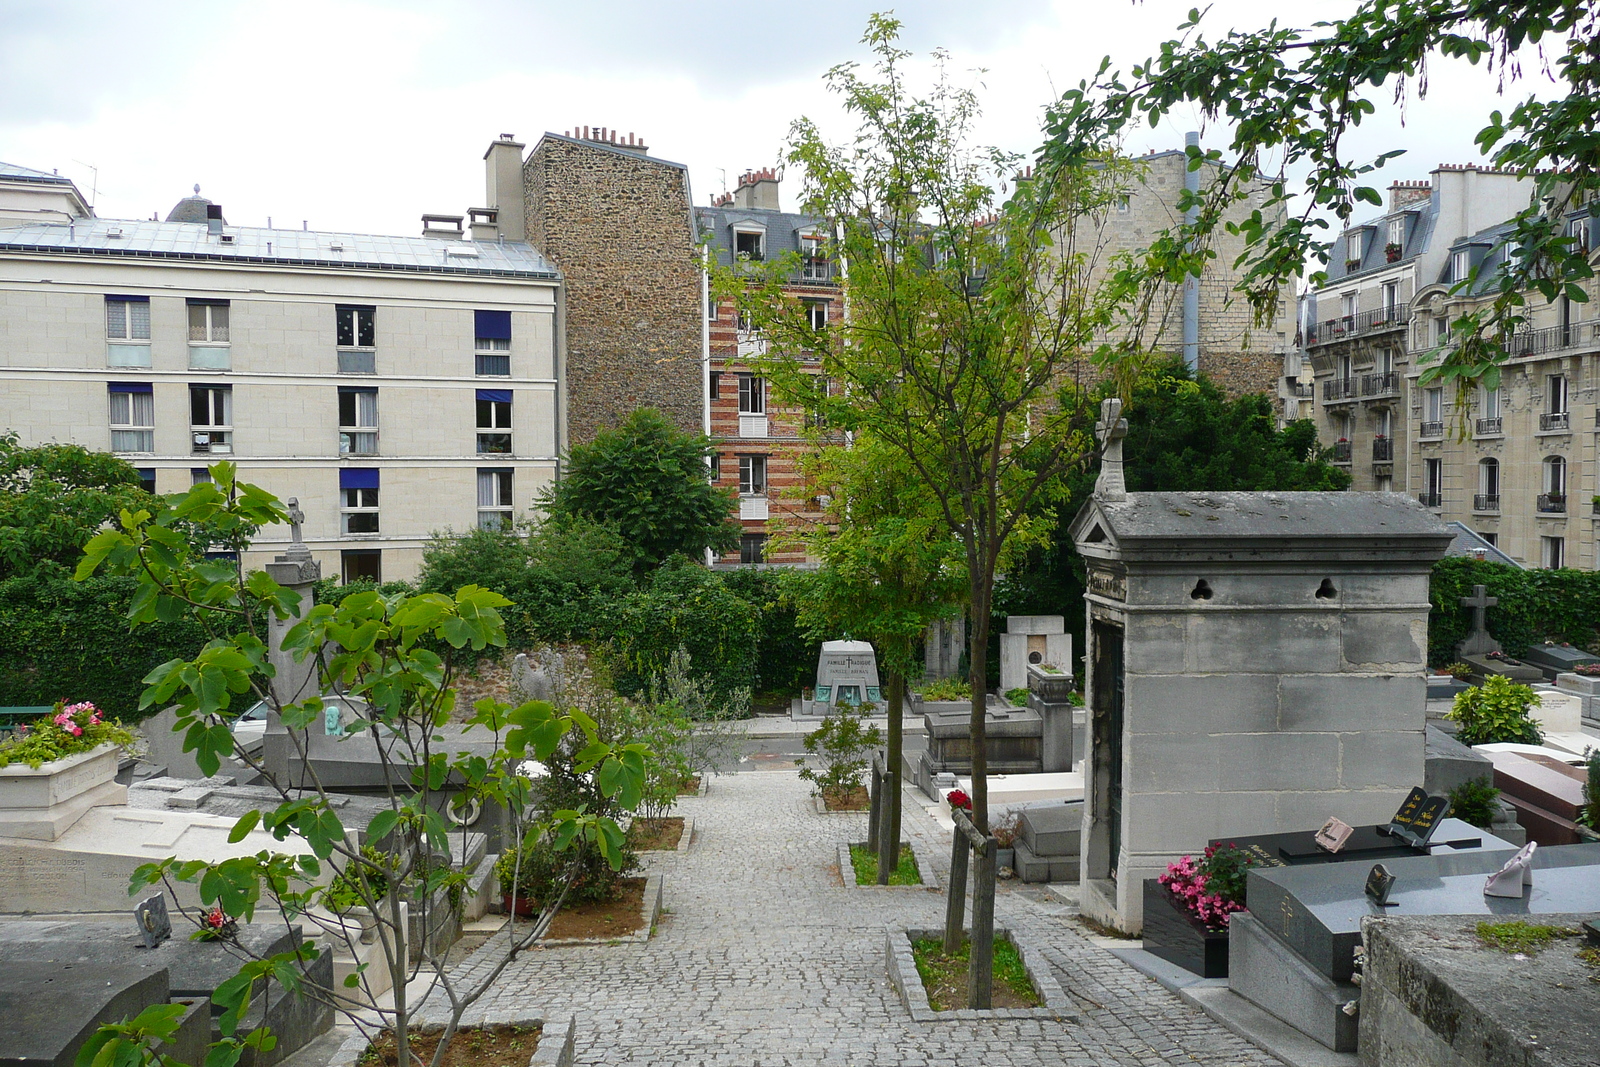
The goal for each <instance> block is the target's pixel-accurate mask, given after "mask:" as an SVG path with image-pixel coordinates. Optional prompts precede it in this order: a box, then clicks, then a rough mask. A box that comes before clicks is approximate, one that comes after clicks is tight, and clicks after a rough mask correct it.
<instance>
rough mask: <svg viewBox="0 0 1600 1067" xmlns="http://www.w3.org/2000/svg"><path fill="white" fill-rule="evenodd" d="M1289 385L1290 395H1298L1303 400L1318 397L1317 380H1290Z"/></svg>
mask: <svg viewBox="0 0 1600 1067" xmlns="http://www.w3.org/2000/svg"><path fill="white" fill-rule="evenodd" d="M1288 386H1289V395H1290V396H1297V397H1299V398H1300V399H1302V400H1312V399H1315V398H1316V395H1317V383H1316V382H1289V383H1288Z"/></svg>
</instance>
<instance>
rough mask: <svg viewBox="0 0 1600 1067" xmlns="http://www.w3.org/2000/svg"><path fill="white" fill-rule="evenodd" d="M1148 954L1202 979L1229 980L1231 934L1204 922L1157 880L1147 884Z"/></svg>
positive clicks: (1146, 931) (1145, 889)
mask: <svg viewBox="0 0 1600 1067" xmlns="http://www.w3.org/2000/svg"><path fill="white" fill-rule="evenodd" d="M1144 950H1145V951H1146V952H1148V953H1150V954H1151V955H1153V956H1160V957H1161V958H1162V959H1164V960H1166V961H1168V962H1169V963H1176V964H1177V965H1178V966H1179V967H1182V968H1183V969H1184V970H1187V971H1193V972H1194V973H1195V974H1198V975H1199V976H1200V977H1202V978H1226V977H1228V931H1226V930H1213V929H1212V928H1211V927H1209V926H1207V925H1206V924H1205V923H1203V922H1201V921H1200V919H1199V918H1198V917H1196V916H1195V914H1194V913H1193V912H1191V911H1190V910H1189V909H1188V908H1186V907H1184V906H1183V905H1182V904H1181V903H1179V901H1178V898H1177V897H1176V896H1175V895H1174V894H1173V892H1172V890H1170V889H1168V888H1167V887H1166V886H1164V885H1162V884H1161V883H1160V881H1158V880H1157V879H1155V878H1146V879H1145V880H1144Z"/></svg>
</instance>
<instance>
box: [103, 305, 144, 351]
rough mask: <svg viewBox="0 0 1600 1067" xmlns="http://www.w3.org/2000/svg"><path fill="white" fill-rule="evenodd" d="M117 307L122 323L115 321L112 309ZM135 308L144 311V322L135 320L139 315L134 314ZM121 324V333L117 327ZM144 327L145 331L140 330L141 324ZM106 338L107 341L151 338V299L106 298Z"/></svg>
mask: <svg viewBox="0 0 1600 1067" xmlns="http://www.w3.org/2000/svg"><path fill="white" fill-rule="evenodd" d="M113 307H115V308H117V309H118V310H119V312H120V315H121V320H122V321H121V323H120V324H118V323H115V322H114V321H113V318H112V311H111V309H112V308H113ZM134 308H142V309H143V311H144V316H143V319H144V321H143V322H142V323H137V322H135V319H136V318H138V316H136V315H134V313H133V311H134ZM119 325H120V329H121V331H122V332H121V333H117V332H116V329H117V327H118V326H119ZM141 325H142V326H143V327H144V332H143V333H140V332H139V326H141ZM106 340H107V341H145V342H148V341H149V340H150V301H148V300H118V299H116V298H115V297H107V298H106Z"/></svg>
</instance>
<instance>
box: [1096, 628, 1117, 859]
mask: <svg viewBox="0 0 1600 1067" xmlns="http://www.w3.org/2000/svg"><path fill="white" fill-rule="evenodd" d="M1094 647H1095V661H1094V672H1095V678H1094V703H1095V707H1094V730H1093V736H1094V745H1095V760H1094V763H1095V775H1094V789H1095V794H1096V795H1095V804H1094V809H1095V813H1096V815H1097V816H1098V817H1101V818H1103V819H1104V820H1105V828H1106V874H1105V877H1107V878H1109V879H1110V880H1111V881H1113V882H1115V881H1116V880H1117V863H1118V861H1119V859H1120V858H1121V856H1122V627H1120V626H1112V625H1110V624H1108V623H1103V622H1096V623H1095V624H1094Z"/></svg>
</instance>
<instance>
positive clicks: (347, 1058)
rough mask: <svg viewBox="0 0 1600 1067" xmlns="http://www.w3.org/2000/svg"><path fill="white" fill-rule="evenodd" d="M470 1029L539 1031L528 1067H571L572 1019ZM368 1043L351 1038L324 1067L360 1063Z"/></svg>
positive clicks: (523, 1018)
mask: <svg viewBox="0 0 1600 1067" xmlns="http://www.w3.org/2000/svg"><path fill="white" fill-rule="evenodd" d="M472 1025H473V1026H528V1027H532V1026H538V1027H541V1028H542V1031H543V1032H542V1033H541V1034H540V1035H539V1047H538V1048H537V1049H536V1050H534V1053H533V1058H532V1059H530V1060H529V1061H528V1067H572V1065H573V1055H574V1050H575V1049H576V1046H577V1036H578V1017H577V1016H576V1015H567V1016H551V1017H548V1018H547V1017H545V1016H542V1015H517V1016H512V1017H507V1018H504V1019H483V1020H480V1021H477V1022H474V1023H473V1024H472ZM418 1029H419V1030H422V1031H424V1032H426V1031H428V1030H438V1029H442V1027H440V1026H439V1025H438V1024H437V1023H434V1024H432V1025H431V1026H428V1025H423V1026H419V1027H418ZM371 1041H372V1039H371V1038H370V1037H368V1036H367V1035H366V1034H362V1033H357V1034H354V1035H352V1036H351V1037H350V1038H349V1039H347V1040H346V1041H345V1043H344V1044H342V1045H340V1046H339V1051H338V1052H335V1053H334V1054H333V1058H332V1059H330V1060H329V1061H328V1067H355V1065H356V1064H357V1063H359V1062H360V1061H361V1056H362V1054H363V1053H365V1052H366V1051H367V1046H368V1045H369V1044H371Z"/></svg>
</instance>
